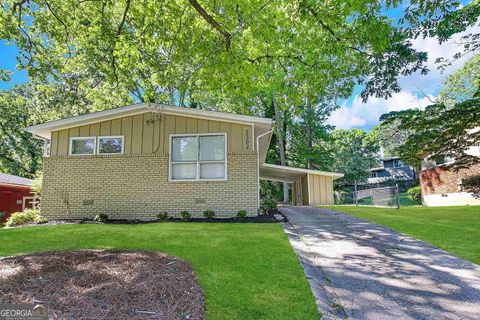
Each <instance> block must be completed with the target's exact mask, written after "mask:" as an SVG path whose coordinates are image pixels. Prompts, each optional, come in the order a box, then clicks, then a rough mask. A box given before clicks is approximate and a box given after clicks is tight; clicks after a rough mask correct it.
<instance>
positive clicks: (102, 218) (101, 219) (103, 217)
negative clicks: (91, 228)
mask: <svg viewBox="0 0 480 320" xmlns="http://www.w3.org/2000/svg"><path fill="white" fill-rule="evenodd" d="M93 220H95V221H98V222H107V221H108V214H105V213H99V214H97V215H96V216H95V218H93Z"/></svg>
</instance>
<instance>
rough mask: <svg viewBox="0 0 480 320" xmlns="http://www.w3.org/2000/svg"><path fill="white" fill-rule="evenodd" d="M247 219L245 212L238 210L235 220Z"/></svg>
mask: <svg viewBox="0 0 480 320" xmlns="http://www.w3.org/2000/svg"><path fill="white" fill-rule="evenodd" d="M246 217H247V210H238V212H237V214H236V215H235V218H237V219H245V218H246Z"/></svg>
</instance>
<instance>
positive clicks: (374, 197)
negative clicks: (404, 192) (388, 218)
mask: <svg viewBox="0 0 480 320" xmlns="http://www.w3.org/2000/svg"><path fill="white" fill-rule="evenodd" d="M335 203H336V204H350V205H357V206H374V207H387V208H399V207H400V192H399V188H398V185H394V186H383V187H371V186H368V185H355V186H354V190H353V191H336V192H335Z"/></svg>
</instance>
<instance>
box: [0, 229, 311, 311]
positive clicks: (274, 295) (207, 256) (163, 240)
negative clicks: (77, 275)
mask: <svg viewBox="0 0 480 320" xmlns="http://www.w3.org/2000/svg"><path fill="white" fill-rule="evenodd" d="M0 244H1V245H0V256H8V255H14V254H22V253H29V252H38V251H47V250H73V249H104V248H105V249H106V248H126V249H148V250H156V251H161V252H166V253H168V254H171V255H175V256H178V257H180V258H183V259H185V260H186V261H188V262H189V263H191V264H192V265H193V268H194V269H195V272H196V274H197V277H198V278H199V281H200V284H201V286H202V288H203V290H204V293H205V297H206V311H207V319H276V320H278V319H318V317H319V315H318V312H317V309H316V306H315V301H314V298H313V295H312V293H311V290H310V287H309V285H308V282H307V279H306V278H305V275H304V273H303V269H302V267H301V266H300V263H299V262H298V259H297V257H296V255H295V253H294V251H293V249H292V248H291V246H290V244H289V242H288V239H287V236H286V235H285V233H284V232H283V228H282V226H281V225H280V224H223V223H212V224H209V223H156V224H139V225H108V224H107V225H95V224H90V225H63V226H61V225H58V226H42V227H27V228H18V229H1V230H0Z"/></svg>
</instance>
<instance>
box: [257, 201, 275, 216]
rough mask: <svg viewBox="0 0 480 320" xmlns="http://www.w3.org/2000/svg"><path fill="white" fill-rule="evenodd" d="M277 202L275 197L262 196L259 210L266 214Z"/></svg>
mask: <svg viewBox="0 0 480 320" xmlns="http://www.w3.org/2000/svg"><path fill="white" fill-rule="evenodd" d="M277 204H278V202H277V199H274V198H271V197H266V198H263V199H262V202H261V203H260V211H261V212H262V213H263V214H268V212H269V211H270V210H271V209H275V208H277Z"/></svg>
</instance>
